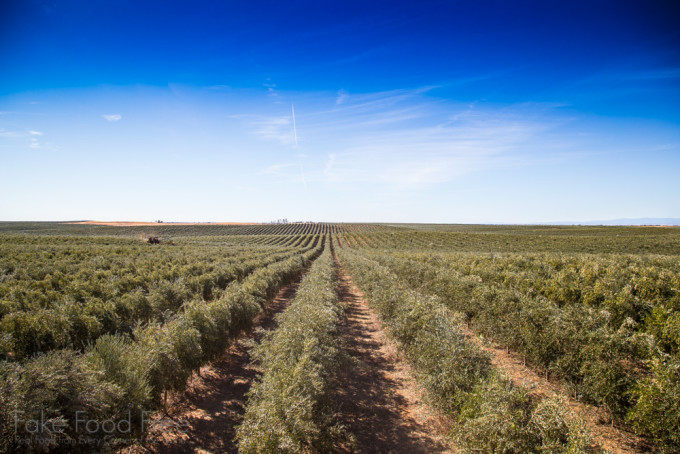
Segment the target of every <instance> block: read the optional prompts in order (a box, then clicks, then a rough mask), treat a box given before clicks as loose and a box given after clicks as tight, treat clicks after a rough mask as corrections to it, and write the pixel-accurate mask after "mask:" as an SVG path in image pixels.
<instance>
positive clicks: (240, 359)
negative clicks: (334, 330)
mask: <svg viewBox="0 0 680 454" xmlns="http://www.w3.org/2000/svg"><path fill="white" fill-rule="evenodd" d="M303 274H304V273H303ZM303 274H300V276H298V277H297V278H296V280H295V282H293V283H292V284H289V285H287V286H285V287H284V288H282V289H281V290H280V291H279V293H278V294H277V295H276V297H275V298H274V300H273V301H272V302H271V303H270V304H269V305H268V306H267V307H266V308H265V310H264V311H263V312H262V313H261V314H260V315H258V316H257V318H256V319H255V326H256V327H259V328H261V329H255V330H254V331H253V333H251V334H249V335H246V336H244V337H242V338H241V339H239V341H238V342H235V343H234V344H232V345H231V346H230V347H229V349H228V350H227V352H225V354H224V356H223V357H222V358H220V359H219V360H217V361H215V362H213V363H212V364H209V365H207V366H204V367H202V368H201V374H200V376H197V375H194V377H193V378H192V379H191V381H190V382H189V384H188V386H187V390H186V392H185V393H184V394H182V395H180V396H178V397H176V398H174V399H173V400H172V401H171V402H170V403H169V408H170V410H169V415H168V416H162V415H157V416H156V418H154V419H153V420H154V422H160V424H165V427H166V430H155V431H154V430H152V431H150V433H149V434H148V437H147V442H146V443H145V445H144V447H141V446H136V447H133V448H131V449H130V450H126V451H123V452H131V453H132V452H135V453H145V452H146V453H148V452H154V453H189V452H191V453H215V454H217V453H236V452H238V448H237V446H236V443H235V441H234V435H235V434H236V425H237V424H238V423H239V422H240V420H241V417H242V416H243V413H244V410H245V404H246V401H247V399H246V393H247V392H248V390H249V389H250V387H251V386H252V384H253V382H254V381H255V379H256V378H257V377H258V376H259V371H258V368H257V366H256V365H255V364H253V362H252V361H251V358H250V355H249V354H248V345H249V344H251V343H252V342H253V340H254V341H256V342H259V341H260V339H261V338H262V335H263V334H264V332H265V331H269V330H271V329H274V328H275V327H276V320H275V319H274V317H275V315H276V314H278V313H280V312H282V311H283V310H284V309H285V308H286V307H287V306H288V304H289V303H290V302H291V301H292V299H293V298H294V297H295V294H296V292H297V288H298V286H299V284H300V281H301V280H302V276H303ZM173 426H179V427H180V429H179V430H177V429H171V430H168V429H167V428H168V427H170V428H173ZM187 426H188V427H187Z"/></svg>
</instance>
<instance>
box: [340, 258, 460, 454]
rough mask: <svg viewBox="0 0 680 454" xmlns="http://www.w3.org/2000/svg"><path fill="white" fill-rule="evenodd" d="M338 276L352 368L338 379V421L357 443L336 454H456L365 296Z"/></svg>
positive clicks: (345, 333)
mask: <svg viewBox="0 0 680 454" xmlns="http://www.w3.org/2000/svg"><path fill="white" fill-rule="evenodd" d="M336 265H337V261H336ZM338 274H339V278H340V285H339V294H340V297H341V299H342V301H343V302H344V303H345V304H347V311H346V315H347V318H346V320H345V321H344V323H343V324H342V326H341V332H342V336H343V340H344V342H345V345H346V347H347V353H348V354H349V355H350V357H351V359H352V363H353V367H351V368H348V370H345V371H343V373H342V374H341V376H340V377H339V380H340V386H339V390H338V396H337V399H338V403H339V406H340V414H339V422H340V424H342V425H343V426H344V427H345V428H346V429H347V430H348V431H349V432H350V433H352V434H353V435H354V437H355V442H354V445H351V444H347V445H344V446H339V447H338V449H337V452H358V453H409V454H416V453H447V452H455V451H452V450H451V448H450V447H449V446H447V445H446V443H445V442H444V436H443V434H444V433H445V432H446V428H445V423H444V422H442V421H441V420H439V419H438V418H437V417H436V416H435V415H433V414H432V413H431V412H430V411H429V410H428V409H427V408H426V407H425V406H424V404H423V403H422V392H421V390H420V389H418V388H417V386H416V384H415V382H414V380H413V378H412V374H411V370H410V368H409V366H408V364H406V363H405V361H404V360H403V359H402V358H400V356H399V354H398V352H397V350H396V348H395V346H394V345H393V344H392V343H391V342H390V341H389V340H388V339H387V338H386V336H385V332H384V330H383V329H382V326H381V324H380V321H379V319H378V318H377V317H376V316H375V314H374V313H373V312H372V311H371V309H370V308H369V307H368V304H367V303H366V301H365V299H364V296H363V294H362V292H361V291H360V290H359V289H357V288H356V287H355V286H354V285H353V284H352V281H351V279H350V277H349V276H348V275H347V274H346V273H345V272H344V271H343V270H342V268H340V267H338Z"/></svg>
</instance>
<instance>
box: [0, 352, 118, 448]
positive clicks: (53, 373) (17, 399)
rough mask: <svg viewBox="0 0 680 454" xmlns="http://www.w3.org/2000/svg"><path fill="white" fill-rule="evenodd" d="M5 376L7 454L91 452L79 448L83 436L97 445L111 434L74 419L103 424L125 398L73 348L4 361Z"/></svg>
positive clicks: (0, 389) (0, 371)
mask: <svg viewBox="0 0 680 454" xmlns="http://www.w3.org/2000/svg"><path fill="white" fill-rule="evenodd" d="M0 378H1V379H2V380H1V381H0V396H2V397H0V399H1V401H2V403H3V405H2V408H1V409H0V413H1V414H2V416H1V417H0V419H1V420H2V422H3V425H2V431H3V433H2V446H3V448H4V449H5V450H6V451H7V452H24V451H26V452H34V451H35V450H38V451H45V452H46V451H51V450H63V449H64V446H66V447H68V449H69V450H70V451H72V452H81V451H82V452H88V451H90V450H91V449H92V446H91V445H89V446H88V445H84V444H82V445H81V444H78V443H77V441H78V439H79V438H80V437H86V438H87V439H88V440H91V441H92V442H93V443H96V442H97V440H104V439H105V438H106V436H107V434H106V433H104V432H103V431H101V430H88V429H87V428H86V427H85V424H80V425H77V424H76V423H75V421H76V420H77V419H79V418H80V419H95V420H100V421H101V420H104V419H105V418H106V417H107V416H108V415H110V414H111V409H112V408H111V403H112V402H120V401H121V398H122V395H121V391H120V389H119V388H118V387H117V386H115V385H113V384H112V383H110V382H108V381H106V380H104V377H103V376H102V374H101V373H100V372H99V371H97V370H91V369H89V368H88V367H87V366H86V364H85V363H84V362H83V361H82V357H81V356H80V355H78V354H77V353H76V352H73V351H68V350H57V351H54V352H51V353H49V354H47V355H41V356H38V357H36V358H35V359H34V360H32V361H28V362H26V363H25V364H22V365H19V364H12V363H4V364H3V365H2V367H1V368H0ZM15 412H17V413H15ZM79 415H80V416H79ZM32 421H39V422H40V423H38V424H36V423H34V422H32ZM43 422H45V425H43ZM15 428H16V431H15ZM72 442H76V443H75V444H71V443H72Z"/></svg>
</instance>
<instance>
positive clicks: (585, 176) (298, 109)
mask: <svg viewBox="0 0 680 454" xmlns="http://www.w3.org/2000/svg"><path fill="white" fill-rule="evenodd" d="M676 4H677V2H674V1H635V2H631V1H621V0H618V1H589V2H579V1H569V2H567V1H555V2H545V1H540V2H539V1H519V2H508V1H485V0H480V1H472V0H459V1H442V2H431V1H425V2H399V1H397V2H395V1H392V2H347V1H344V2H331V1H323V2H306V1H305V2H301V1H297V2H296V1H292V2H286V3H282V2H203V4H201V2H169V1H164V2H155V1H148V2H128V1H115V2H113V1H98V2H90V1H75V0H72V1H58V0H57V1H48V2H42V1H32V0H8V1H5V2H2V4H1V6H0V191H1V193H2V194H3V196H2V197H1V198H0V220H67V219H100V220H154V219H164V220H167V221H171V220H175V221H180V220H184V221H267V220H270V219H277V218H283V217H285V218H288V219H291V220H298V219H299V220H316V221H386V222H507V223H527V222H549V221H588V220H600V219H612V218H637V217H680V203H678V201H677V200H678V194H680V178H678V174H679V173H680V127H679V126H678V125H680V23H679V22H680V21H679V20H678V18H680V14H679V11H678V9H680V8H679V7H678V6H676ZM140 5H141V6H140ZM293 105H294V108H295V127H294V125H293V116H292V106H293Z"/></svg>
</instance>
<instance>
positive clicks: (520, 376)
mask: <svg viewBox="0 0 680 454" xmlns="http://www.w3.org/2000/svg"><path fill="white" fill-rule="evenodd" d="M464 332H465V334H467V335H468V336H469V338H470V339H471V340H472V341H473V342H475V343H476V344H477V345H478V346H479V347H481V348H482V349H483V350H485V351H486V352H488V353H489V354H490V355H491V362H492V364H493V365H494V366H495V367H496V368H499V369H501V370H503V371H504V372H505V373H506V375H507V376H508V377H510V379H511V380H512V382H513V383H514V384H515V385H516V386H524V387H525V388H526V389H528V390H529V393H530V394H531V395H533V396H534V397H536V398H538V399H544V398H549V397H561V398H564V399H565V402H566V405H567V408H568V410H569V411H570V412H571V413H572V414H574V415H578V416H580V417H581V418H582V419H583V421H584V422H585V424H586V426H587V427H588V430H589V431H590V435H591V436H592V439H593V442H594V443H595V444H596V445H597V446H598V447H599V448H601V449H605V450H607V451H609V452H612V453H613V454H629V453H644V452H649V451H650V446H649V445H648V444H647V443H645V441H644V440H643V439H642V438H640V437H638V436H636V435H635V434H632V433H630V432H626V431H624V430H619V429H617V428H616V427H613V426H612V424H611V418H610V417H609V416H608V415H607V414H606V412H605V411H604V410H603V409H601V408H598V407H594V406H592V405H587V404H584V403H582V402H579V401H578V400H576V399H574V398H573V397H571V396H570V395H569V393H568V392H567V390H566V389H564V387H563V386H560V385H559V384H557V383H554V382H552V381H550V380H549V379H546V378H545V377H543V376H540V375H538V374H537V373H536V372H535V371H533V370H531V369H530V368H528V367H527V366H526V365H525V363H524V360H523V359H522V357H521V356H520V355H518V354H516V353H513V352H507V351H506V350H505V349H504V348H502V347H499V346H496V345H493V346H489V345H487V344H486V343H484V342H482V341H481V340H480V339H479V338H478V337H477V336H476V335H475V334H474V332H473V331H472V330H468V329H465V330H464Z"/></svg>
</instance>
